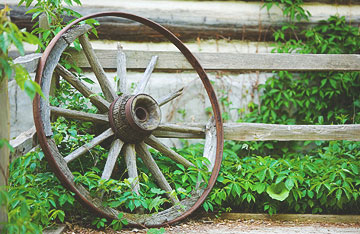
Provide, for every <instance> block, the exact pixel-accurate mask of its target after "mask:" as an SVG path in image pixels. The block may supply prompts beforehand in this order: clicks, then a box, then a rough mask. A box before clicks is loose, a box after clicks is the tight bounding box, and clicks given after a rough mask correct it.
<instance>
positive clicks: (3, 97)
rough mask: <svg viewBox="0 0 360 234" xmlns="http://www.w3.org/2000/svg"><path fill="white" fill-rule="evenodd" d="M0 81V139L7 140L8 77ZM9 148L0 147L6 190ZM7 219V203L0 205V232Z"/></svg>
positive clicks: (1, 184) (0, 183)
mask: <svg viewBox="0 0 360 234" xmlns="http://www.w3.org/2000/svg"><path fill="white" fill-rule="evenodd" d="M2 79H3V80H2V81H1V82H0V105H1V111H0V139H3V140H7V141H9V138H10V105H9V96H8V78H7V77H6V76H5V77H3V78H2ZM9 155H10V151H9V148H8V147H7V146H6V145H4V146H3V147H1V148H0V190H6V186H7V185H8V177H9ZM7 221H8V210H7V204H5V205H2V206H0V233H2V231H1V230H2V228H3V225H4V224H6V223H7Z"/></svg>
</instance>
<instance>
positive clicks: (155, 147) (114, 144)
mask: <svg viewBox="0 0 360 234" xmlns="http://www.w3.org/2000/svg"><path fill="white" fill-rule="evenodd" d="M103 16H112V17H122V18H126V19H130V20H133V21H136V22H139V23H142V24H144V25H146V26H148V27H150V28H152V29H153V30H155V31H157V32H159V33H160V34H162V35H163V36H164V37H165V38H167V39H168V40H169V41H170V42H172V43H173V44H174V45H175V46H176V47H177V48H178V49H179V50H180V52H181V53H182V54H183V55H184V56H185V58H186V59H187V61H188V62H189V63H190V64H191V65H192V67H193V68H194V70H195V71H196V73H197V74H198V75H199V77H200V79H201V81H202V84H203V86H204V87H205V90H206V92H207V95H208V98H209V101H210V103H211V107H212V110H213V117H212V119H211V120H209V121H208V123H203V124H192V125H189V124H188V125H186V124H183V125H175V124H169V123H163V122H162V120H161V106H162V105H165V104H166V103H168V102H169V101H171V100H173V99H176V98H177V97H178V96H180V95H181V94H182V92H183V90H182V89H181V90H179V91H177V92H174V93H170V94H169V95H166V96H164V97H162V98H158V99H157V100H155V98H153V97H152V96H151V94H145V93H144V90H145V87H146V84H147V82H148V80H149V78H150V75H151V73H152V71H153V69H154V67H155V64H156V60H157V56H154V57H153V58H152V59H151V61H150V63H149V65H148V67H147V69H146V70H145V73H144V76H143V79H142V80H140V82H139V83H138V84H137V87H136V89H135V91H134V92H130V91H129V90H127V89H126V80H125V79H126V78H125V74H124V71H126V67H125V62H124V59H125V57H124V56H125V54H124V53H123V52H122V50H121V48H118V57H117V65H118V69H117V73H118V77H119V78H120V81H119V83H118V86H117V88H115V87H112V85H111V82H110V81H109V80H108V78H107V77H106V74H105V72H104V69H103V68H102V66H101V65H100V63H99V60H98V59H97V57H96V54H95V52H94V50H93V49H92V46H91V44H90V42H89V40H88V38H87V36H86V33H87V32H88V31H89V30H90V29H91V27H90V26H89V25H86V24H82V25H80V26H78V25H77V24H78V23H79V22H82V21H84V20H86V19H90V18H94V17H103ZM77 38H79V41H80V44H81V47H82V50H83V52H84V54H85V55H86V58H87V60H88V62H89V64H90V66H91V68H92V71H93V72H94V74H95V76H96V78H97V82H98V84H99V85H100V88H101V91H102V93H100V94H98V93H95V92H94V91H93V90H92V89H91V88H90V87H88V85H87V84H85V83H84V82H83V80H82V79H81V78H79V77H77V76H76V75H75V74H73V73H72V72H71V71H69V70H68V69H66V68H65V67H63V66H61V65H60V64H59V61H60V59H61V56H62V55H63V54H64V56H65V54H66V53H64V51H65V49H66V48H67V47H68V46H69V45H71V43H73V42H74V41H75V40H76V39H77ZM55 71H56V74H57V75H59V76H60V77H62V79H63V80H64V82H65V81H66V82H68V83H69V84H70V85H71V86H72V87H73V88H74V89H75V90H76V95H78V94H79V95H80V94H81V95H82V97H83V98H87V99H88V100H90V102H91V104H92V105H93V106H94V107H96V109H97V111H96V112H95V113H94V112H92V113H89V112H86V111H81V110H75V109H73V108H71V107H69V106H67V107H66V108H64V106H61V105H56V104H54V103H53V102H52V101H51V100H53V99H52V97H51V94H50V89H51V88H50V87H51V83H52V82H53V81H52V79H53V77H54V74H55ZM36 81H37V82H38V83H39V84H40V86H41V89H42V92H43V93H44V96H45V99H44V98H41V97H40V96H39V95H37V96H36V98H35V100H34V105H33V108H34V120H35V125H36V130H37V134H38V139H39V142H40V145H41V148H42V150H43V152H44V154H45V156H46V158H47V160H48V161H49V164H50V165H51V167H52V168H53V170H54V173H55V174H56V176H57V177H58V178H59V180H60V181H61V182H62V183H63V184H64V186H66V187H67V188H68V189H69V190H70V191H72V192H74V193H75V195H76V198H77V199H78V200H79V201H80V202H82V203H83V204H84V205H85V206H87V207H88V208H90V210H92V211H94V212H96V213H97V214H98V215H99V216H103V217H106V218H110V219H116V218H117V217H118V215H119V213H123V214H124V216H123V217H124V218H125V219H127V221H128V222H129V224H130V225H138V226H147V227H157V226H162V225H165V224H172V223H175V222H177V221H180V220H181V219H183V218H185V217H187V216H188V215H189V214H191V213H192V212H193V211H194V210H196V209H197V208H198V207H199V206H200V205H201V204H202V203H203V202H204V200H205V198H206V197H207V195H208V194H209V192H210V190H211V189H212V187H213V186H214V183H215V181H216V178H217V175H218V173H219V170H220V165H221V159H222V150H223V126H222V121H221V115H220V109H219V105H218V102H217V99H216V95H215V92H214V90H213V88H212V86H211V84H210V81H209V79H208V77H207V75H206V73H205V72H204V70H203V68H202V67H201V65H200V64H199V62H198V61H197V59H196V58H195V57H194V55H193V54H192V53H191V52H190V51H189V50H188V49H187V48H186V47H185V46H184V44H183V43H182V42H181V41H180V40H179V39H178V38H177V37H176V36H174V35H173V34H172V33H171V32H169V31H168V30H167V29H165V28H164V27H162V26H161V25H159V24H157V23H155V22H152V21H150V20H148V19H144V18H142V17H139V16H136V15H132V14H127V13H122V12H105V13H98V14H93V15H89V16H86V17H82V18H80V19H77V20H75V21H74V22H72V23H71V24H69V25H67V26H66V27H65V28H64V29H63V30H62V31H60V32H59V33H58V34H57V35H56V36H55V38H54V39H53V40H52V41H51V42H50V44H49V45H48V47H47V48H46V50H45V52H44V53H43V56H42V58H41V60H40V62H39V66H38V70H37V74H36ZM50 103H52V104H50ZM65 106H66V105H65ZM58 118H62V119H65V120H69V121H77V123H79V124H83V123H90V125H89V126H91V127H90V128H91V129H92V133H94V135H95V136H94V137H93V138H92V139H89V141H87V142H85V143H84V142H82V143H79V144H83V145H78V146H76V147H74V146H72V148H71V150H70V151H69V150H68V149H67V150H68V151H67V152H66V153H64V145H63V143H64V142H65V141H66V140H67V139H65V138H64V139H63V138H61V139H59V138H57V137H55V136H56V134H55V133H54V131H57V130H56V128H54V129H52V126H53V125H56V124H54V123H55V122H56V121H57V119H58ZM93 129H95V130H93ZM99 130H101V131H102V132H100V133H98V132H99ZM79 131H80V130H79ZM73 133H74V131H73ZM74 134H79V135H81V133H80V132H76V129H75V133H74ZM194 136H196V137H195V138H203V139H205V143H204V145H205V146H204V148H203V155H195V157H192V158H191V157H188V155H185V154H183V155H181V154H180V153H177V152H176V151H175V150H173V149H172V148H170V147H169V146H167V145H166V144H164V143H163V142H162V141H160V140H159V138H161V137H163V138H194ZM66 137H68V138H71V136H66ZM148 146H150V147H151V149H149V148H148ZM94 149H97V150H99V149H100V150H105V151H106V152H107V153H105V154H103V155H102V156H101V157H100V159H99V158H97V159H96V160H95V159H94V160H95V161H96V162H95V163H89V161H92V159H93V158H94V156H93V155H92V153H91V152H92V150H94ZM196 157H198V159H199V160H198V159H197V158H196ZM101 159H102V160H103V162H101ZM81 160H82V161H81ZM162 160H164V161H166V163H169V162H172V163H173V164H174V165H176V166H175V167H171V166H166V165H167V164H166V163H165V162H163V161H162ZM199 162H200V163H199ZM76 163H77V164H79V165H80V166H79V167H81V168H80V169H79V170H80V171H81V172H83V173H85V174H84V175H82V174H81V173H79V172H74V170H75V169H74V166H73V165H72V164H76ZM101 163H103V164H101ZM96 164H97V167H98V168H100V167H101V168H102V171H101V172H99V171H96V170H95V171H94V170H93V166H94V165H96ZM159 164H161V165H162V167H159V166H158V165H159ZM100 165H101V166H100ZM117 167H118V168H119V167H120V168H123V171H124V172H123V173H119V172H116V173H115V169H114V168H117ZM164 168H165V169H166V172H163V171H162V169H164ZM176 168H177V169H176ZM179 169H181V170H179ZM88 172H93V174H92V176H93V177H92V178H95V177H96V173H97V174H98V175H97V176H98V183H99V184H102V185H104V184H106V183H108V185H109V186H110V187H111V184H113V185H114V186H112V187H111V188H112V189H114V191H109V190H108V189H106V188H104V187H103V188H101V186H94V185H93V184H91V183H90V182H89V181H87V182H88V183H85V182H86V181H85V182H84V181H81V179H79V178H85V176H86V173H88ZM181 173H184V174H186V173H188V174H189V175H190V174H191V173H192V174H191V175H192V176H190V177H184V176H183V175H181ZM90 174H91V173H90ZM114 174H115V175H114ZM179 174H180V175H179ZM87 175H89V174H87ZM94 175H95V177H94ZM124 176H126V177H127V179H125V180H123V178H124ZM76 178H77V179H76ZM174 178H182V179H184V180H189V181H190V182H188V183H189V186H188V187H187V189H184V188H182V187H181V186H179V184H176V181H175V182H174V181H173V180H174ZM194 178H195V179H194ZM119 181H122V182H119ZM124 181H125V182H124ZM99 184H98V185H99ZM189 188H190V191H189ZM149 191H151V192H152V194H153V195H152V197H146V196H145V195H144V194H146V193H147V192H149ZM114 194H115V195H114ZM121 195H123V197H122V196H121ZM125 195H126V196H127V198H126V196H125ZM144 197H145V198H144ZM134 201H137V202H135V203H134ZM126 202H128V204H129V202H130V203H131V202H132V205H128V206H127V207H126V206H121V205H124V204H125V203H126ZM152 203H154V204H152ZM155 203H156V204H155ZM114 204H116V205H114ZM150 206H151V207H150ZM154 207H156V209H155V208H154Z"/></svg>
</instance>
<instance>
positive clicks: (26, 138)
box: [10, 126, 38, 162]
mask: <svg viewBox="0 0 360 234" xmlns="http://www.w3.org/2000/svg"><path fill="white" fill-rule="evenodd" d="M10 145H11V146H12V147H13V148H14V152H10V162H12V161H13V160H14V159H16V158H18V157H20V156H22V155H24V154H26V153H27V152H29V151H30V150H31V149H33V148H34V147H36V146H37V145H38V140H37V134H36V129H35V126H33V127H31V128H30V129H28V130H27V131H25V132H22V133H21V134H20V135H18V136H17V137H16V138H15V139H13V140H10Z"/></svg>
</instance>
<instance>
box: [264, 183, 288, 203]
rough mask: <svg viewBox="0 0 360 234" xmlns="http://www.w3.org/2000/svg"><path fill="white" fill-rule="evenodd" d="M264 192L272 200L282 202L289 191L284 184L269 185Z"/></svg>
mask: <svg viewBox="0 0 360 234" xmlns="http://www.w3.org/2000/svg"><path fill="white" fill-rule="evenodd" d="M266 192H267V194H269V196H270V197H271V198H272V199H275V200H278V201H284V200H285V199H286V198H287V197H288V196H289V193H290V191H289V190H288V189H287V188H286V186H285V183H284V182H281V183H279V184H272V185H270V186H269V187H267V189H266Z"/></svg>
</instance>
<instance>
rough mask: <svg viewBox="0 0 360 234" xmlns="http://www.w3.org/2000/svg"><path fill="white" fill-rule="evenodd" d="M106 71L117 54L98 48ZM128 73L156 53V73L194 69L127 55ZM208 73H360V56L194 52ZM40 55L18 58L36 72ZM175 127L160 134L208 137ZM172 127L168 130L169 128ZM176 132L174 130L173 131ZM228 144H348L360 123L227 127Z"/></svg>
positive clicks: (163, 56)
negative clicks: (245, 142) (340, 141)
mask: <svg viewBox="0 0 360 234" xmlns="http://www.w3.org/2000/svg"><path fill="white" fill-rule="evenodd" d="M95 52H96V54H97V55H98V58H99V60H100V63H101V64H102V65H103V67H104V69H109V70H116V51H109V50H107V51H105V50H96V51H95ZM124 52H125V54H126V56H127V69H129V70H139V69H145V68H146V66H147V65H148V61H149V60H150V58H151V57H152V56H153V55H157V56H159V58H158V62H157V66H156V69H157V70H165V71H169V72H174V71H179V70H188V69H191V68H192V67H191V65H190V64H189V63H188V62H187V61H186V60H185V58H184V57H183V56H182V55H181V53H179V52H169V51H166V52H165V51H164V52H159V51H124ZM195 56H196V57H197V58H198V59H199V61H200V63H201V64H202V65H203V67H204V68H205V70H222V71H231V72H246V71H278V70H288V71H360V55H357V54H337V55H335V54H330V55H323V54H306V55H305V54H301V55H300V54H239V53H195ZM39 57H40V55H39V54H32V55H28V56H25V57H22V58H18V59H16V60H15V62H17V63H20V64H23V65H24V66H25V67H26V68H27V69H28V70H29V71H30V72H32V71H34V69H35V67H36V66H35V65H36V64H37V61H38V60H39ZM72 58H73V59H75V60H76V61H77V64H78V65H79V66H80V67H82V68H84V69H87V68H89V64H88V62H87V60H86V59H85V56H84V54H82V53H81V52H73V53H72ZM170 127H171V126H167V125H160V127H159V128H158V129H157V130H156V133H154V134H156V135H157V136H162V137H171V136H176V137H177V138H179V137H180V138H181V137H183V138H203V136H204V134H205V130H204V129H203V128H202V127H199V126H189V125H187V126H186V127H185V124H184V128H183V129H188V130H189V131H187V132H184V131H182V132H174V134H173V135H171V134H172V133H171V132H168V131H167V130H168V129H169V128H170ZM167 128H168V129H167ZM172 129H173V128H172ZM224 135H225V139H227V140H237V141H268V140H278V141H305V140H349V141H360V124H349V125H278V124H259V123H236V124H231V126H229V124H224ZM10 143H11V144H12V145H13V147H14V148H15V152H14V153H13V154H12V157H11V158H12V159H14V158H15V157H16V156H18V155H22V154H24V153H26V152H28V151H29V150H31V149H32V148H33V147H35V146H36V145H37V140H36V133H35V128H32V129H30V130H29V131H27V132H25V133H23V134H21V135H20V136H18V137H17V138H16V139H15V140H12V141H11V142H10Z"/></svg>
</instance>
